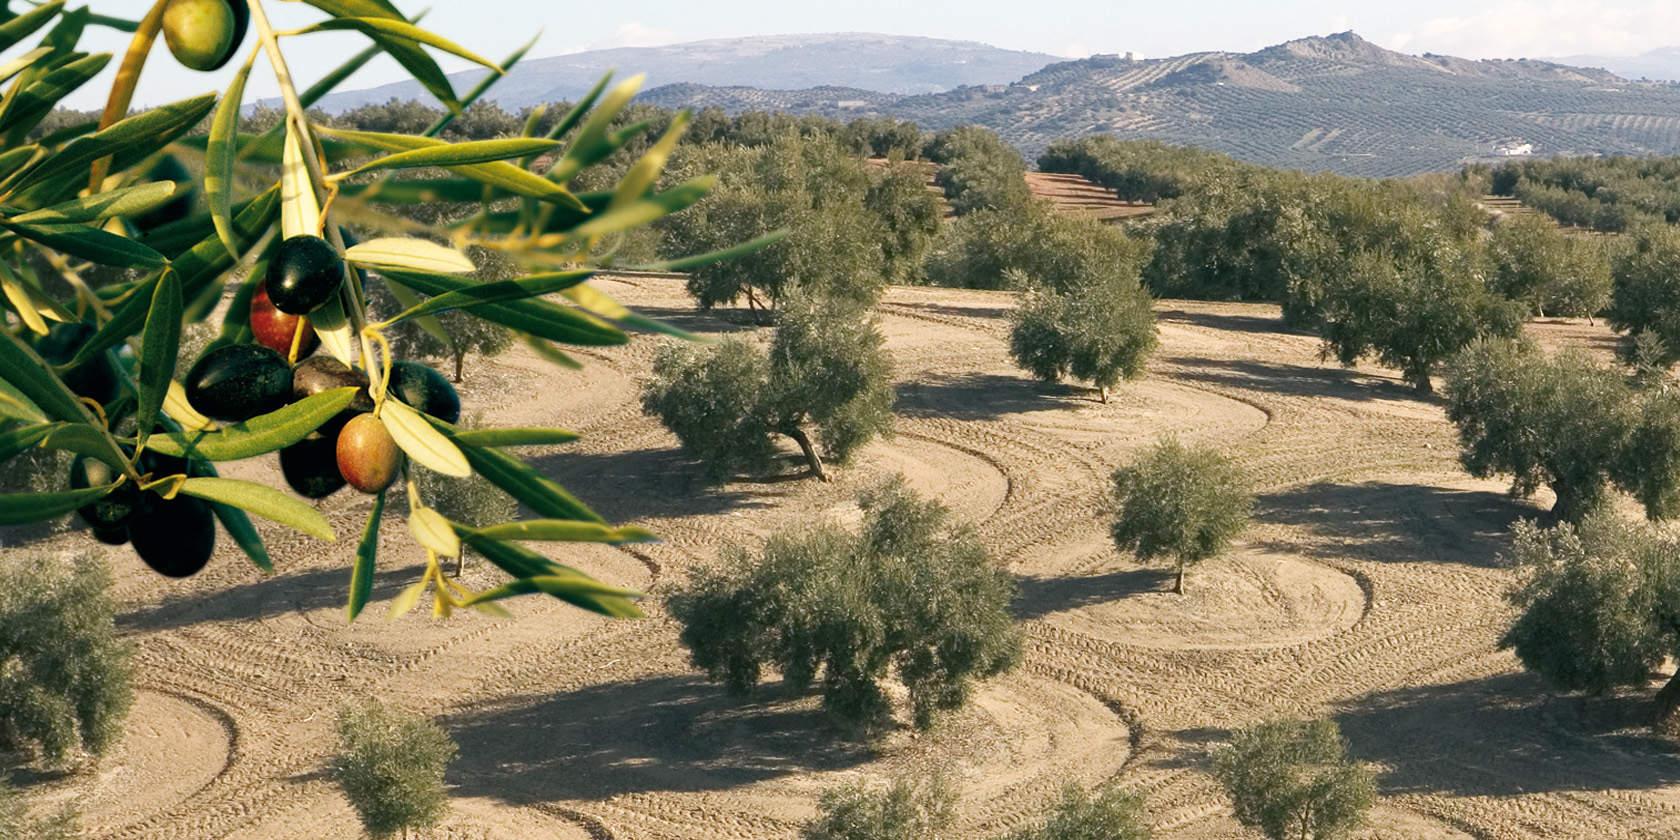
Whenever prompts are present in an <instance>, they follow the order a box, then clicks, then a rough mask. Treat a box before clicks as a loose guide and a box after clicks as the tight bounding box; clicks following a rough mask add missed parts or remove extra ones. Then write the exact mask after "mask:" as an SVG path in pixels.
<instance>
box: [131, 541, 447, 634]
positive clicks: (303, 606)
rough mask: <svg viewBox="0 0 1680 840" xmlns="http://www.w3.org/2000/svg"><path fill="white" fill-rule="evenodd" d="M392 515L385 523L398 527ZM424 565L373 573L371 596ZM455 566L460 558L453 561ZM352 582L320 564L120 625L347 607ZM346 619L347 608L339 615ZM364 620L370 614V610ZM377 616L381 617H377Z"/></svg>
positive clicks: (146, 628)
mask: <svg viewBox="0 0 1680 840" xmlns="http://www.w3.org/2000/svg"><path fill="white" fill-rule="evenodd" d="M394 523H395V520H388V521H386V522H385V523H384V525H383V527H386V528H390V527H393V524H394ZM420 568H421V566H420V565H418V564H416V565H411V566H408V567H405V568H401V569H386V570H385V571H381V572H375V573H374V576H373V595H372V597H371V598H370V599H369V600H370V601H384V600H388V599H390V598H392V597H395V596H396V594H397V593H399V592H401V591H402V590H403V588H404V587H406V586H408V585H410V584H412V583H414V581H415V580H416V579H418V578H419V573H420ZM449 568H450V569H453V568H454V563H453V562H450V563H449ZM349 587H350V569H349V567H348V566H347V567H345V568H342V569H336V568H335V569H317V570H314V571H309V572H302V573H299V574H290V573H287V574H279V575H273V576H269V577H264V578H262V579H261V580H256V581H252V582H251V583H242V584H239V585H238V586H231V587H228V588H227V589H223V590H220V591H217V592H193V593H191V594H187V595H181V596H177V597H171V598H169V599H167V600H165V601H164V602H162V603H160V604H157V605H154V606H149V607H145V608H142V609H138V610H133V611H130V612H127V613H123V614H122V615H119V616H117V627H118V628H120V629H122V630H125V631H135V632H150V631H154V630H170V629H174V628H178V627H187V626H190V625H193V624H198V623H201V622H210V621H248V620H251V619H259V620H260V619H265V618H272V617H274V616H278V615H282V614H284V613H289V612H298V613H307V612H313V611H315V610H320V609H329V608H334V607H336V608H338V609H339V610H341V611H342V609H343V608H344V604H345V601H346V599H347V598H348V595H347V594H346V593H347V592H348V591H349ZM337 618H338V620H339V621H340V622H342V621H343V619H344V616H343V613H342V612H340V613H339V615H338V616H337ZM362 620H363V621H366V620H367V616H366V615H364V616H363V618H362ZM375 620H377V619H375Z"/></svg>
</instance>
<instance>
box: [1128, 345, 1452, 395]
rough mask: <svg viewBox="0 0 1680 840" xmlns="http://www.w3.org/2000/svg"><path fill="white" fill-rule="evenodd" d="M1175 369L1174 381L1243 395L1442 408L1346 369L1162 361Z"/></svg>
mask: <svg viewBox="0 0 1680 840" xmlns="http://www.w3.org/2000/svg"><path fill="white" fill-rule="evenodd" d="M1161 363H1162V364H1167V365H1172V366H1174V367H1176V368H1178V370H1175V371H1173V376H1174V378H1177V379H1188V380H1190V381H1192V382H1205V383H1207V384H1209V385H1222V386H1225V387H1227V388H1239V389H1242V390H1244V391H1256V392H1260V393H1266V394H1278V395H1282V396H1289V397H1334V398H1337V399H1344V400H1352V401H1356V402H1358V401H1366V400H1416V401H1418V402H1426V403H1435V404H1440V402H1441V399H1440V398H1439V397H1436V396H1433V395H1430V394H1420V393H1418V391H1417V389H1416V388H1413V387H1412V386H1410V385H1407V384H1405V383H1403V382H1399V381H1397V380H1393V379H1384V378H1380V377H1375V376H1370V375H1368V374H1363V373H1360V372H1359V371H1356V370H1349V369H1347V368H1343V367H1332V366H1329V365H1324V366H1310V365H1294V364H1285V363H1279V362H1257V361H1252V360H1247V359H1207V358H1202V357H1199V356H1174V357H1171V358H1164V359H1161Z"/></svg>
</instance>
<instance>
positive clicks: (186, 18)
mask: <svg viewBox="0 0 1680 840" xmlns="http://www.w3.org/2000/svg"><path fill="white" fill-rule="evenodd" d="M250 16H251V11H250V9H249V8H247V7H246V5H245V3H244V2H242V0H169V5H168V6H167V7H165V8H164V10H163V40H164V42H165V43H167V44H169V52H170V53H171V54H173V55H174V56H175V60H176V61H179V62H181V64H183V65H185V66H187V67H190V68H192V69H194V70H204V71H209V70H216V69H219V68H221V66H222V65H224V64H226V63H228V59H230V58H232V57H233V54H234V52H236V51H237V50H238V49H239V44H240V42H241V41H244V40H245V27H246V24H247V23H248V22H249V20H250Z"/></svg>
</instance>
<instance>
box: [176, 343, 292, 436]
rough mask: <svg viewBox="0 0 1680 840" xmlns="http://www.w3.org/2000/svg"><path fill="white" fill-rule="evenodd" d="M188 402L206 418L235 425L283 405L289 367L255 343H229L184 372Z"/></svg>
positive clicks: (289, 378)
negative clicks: (185, 374)
mask: <svg viewBox="0 0 1680 840" xmlns="http://www.w3.org/2000/svg"><path fill="white" fill-rule="evenodd" d="M186 387H187V402H189V403H191V404H192V407H193V408H196V409H198V411H199V412H200V413H202V414H204V415H205V416H206V417H214V418H216V419H217V420H227V421H232V422H237V421H240V420H249V419H251V418H252V417H256V416H257V415H259V414H267V413H269V412H270V411H274V410H275V409H278V408H280V407H282V406H284V405H285V404H286V403H287V401H288V400H289V399H290V397H291V394H292V368H291V366H290V365H288V364H286V360H285V359H284V358H282V357H281V355H280V354H279V353H276V352H274V351H273V350H270V349H268V348H267V347H263V346H261V345H257V344H229V345H226V346H224V347H218V348H216V349H214V350H211V351H210V352H208V353H205V354H204V355H203V356H200V357H199V359H198V361H197V362H194V363H193V366H192V370H189V371H187V381H186Z"/></svg>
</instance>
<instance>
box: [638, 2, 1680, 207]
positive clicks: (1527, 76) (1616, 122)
mask: <svg viewBox="0 0 1680 840" xmlns="http://www.w3.org/2000/svg"><path fill="white" fill-rule="evenodd" d="M644 99H645V101H649V102H652V103H655V104H659V105H665V106H712V105H715V106H720V107H723V108H726V109H729V110H743V109H749V108H760V109H781V110H788V111H795V112H800V113H821V114H826V115H829V116H833V117H836V118H840V119H849V118H852V117H857V116H865V115H873V114H890V115H892V116H896V117H901V118H906V119H913V120H915V121H917V122H918V123H920V124H921V125H922V126H923V127H924V128H928V129H940V128H948V127H950V126H954V125H960V124H963V123H977V124H980V125H983V126H986V127H988V128H991V129H993V130H995V131H997V132H998V133H1000V134H1001V135H1003V136H1004V137H1005V138H1006V139H1008V140H1009V141H1011V142H1013V143H1014V144H1016V145H1017V146H1019V147H1020V148H1021V149H1022V150H1023V151H1025V152H1026V153H1027V154H1029V155H1036V154H1037V153H1038V152H1039V151H1040V150H1042V149H1043V148H1044V146H1045V145H1047V144H1048V143H1049V142H1050V141H1051V140H1054V139H1057V138H1060V137H1068V136H1076V135H1082V134H1089V133H1094V132H1107V133H1111V134H1114V135H1116V136H1119V137H1122V138H1125V139H1138V138H1153V139H1160V140H1165V141H1169V142H1175V143H1183V144H1189V145H1196V146H1202V147H1206V148H1209V149H1213V150H1216V151H1220V152H1225V153H1227V154H1230V155H1232V156H1234V157H1237V158H1240V159H1242V160H1247V161H1252V162H1255V163H1260V164H1265V165H1269V166H1281V167H1289V168H1296V169H1303V170H1308V171H1325V170H1327V171H1335V172H1343V173H1347V174H1356V175H1375V176H1393V175H1407V174H1412V173H1417V172H1424V171H1433V170H1445V169H1452V168H1455V167H1457V166H1458V165H1459V164H1461V163H1462V162H1464V161H1466V160H1474V159H1481V158H1490V157H1493V156H1495V155H1496V154H1497V153H1498V150H1499V149H1500V148H1501V147H1502V146H1506V145H1519V144H1521V143H1530V144H1532V145H1533V149H1534V153H1535V154H1537V155H1557V154H1632V155H1644V154H1677V153H1680V86H1674V85H1664V84H1652V83H1639V82H1630V81H1627V80H1625V79H1623V78H1621V77H1619V76H1616V75H1615V74H1613V73H1610V72H1608V71H1605V70H1595V69H1587V68H1580V67H1571V66H1567V65H1563V64H1557V63H1553V62H1547V61H1538V60H1533V59H1514V60H1484V61H1475V60H1469V59H1463V58H1455V57H1451V56H1440V55H1430V54H1425V55H1421V56H1416V55H1406V54H1403V53H1398V52H1394V51H1391V50H1387V49H1383V48H1382V47H1379V46H1377V45H1375V44H1372V43H1370V42H1369V41H1366V40H1365V39H1363V38H1361V37H1360V36H1358V35H1357V34H1354V33H1352V32H1343V33H1340V34H1336V35H1329V36H1324V37H1313V38H1303V39H1300V40H1295V41H1290V42H1287V43H1284V44H1279V45H1276V46H1272V47H1268V48H1266V49H1263V50H1259V51H1257V52H1253V53H1229V52H1201V53H1191V54H1188V55H1182V56H1177V57H1173V58H1163V59H1149V60H1139V59H1130V58H1123V57H1120V56H1113V55H1099V56H1093V57H1091V58H1086V59H1080V60H1077V61H1064V62H1058V63H1055V64H1051V65H1048V66H1046V67H1044V68H1042V69H1039V70H1037V71H1036V72H1033V73H1030V74H1028V75H1026V76H1024V77H1022V78H1021V79H1020V80H1019V81H1017V82H1014V83H1012V84H1007V85H975V86H968V87H963V88H958V89H955V90H951V91H947V92H943V93H934V94H919V95H894V94H887V93H876V92H870V91H867V90H859V89H848V88H820V89H803V90H796V89H774V90H772V89H762V88H747V87H740V86H733V87H724V86H708V85H697V84H682V85H675V86H666V87H661V88H657V89H653V90H649V91H648V92H647V93H646V94H644Z"/></svg>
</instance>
